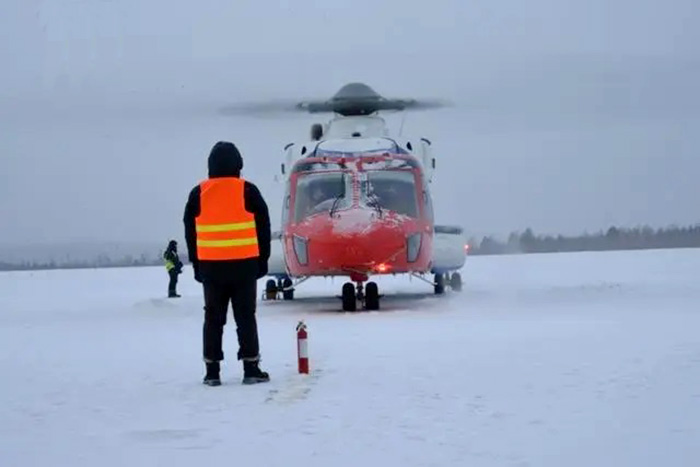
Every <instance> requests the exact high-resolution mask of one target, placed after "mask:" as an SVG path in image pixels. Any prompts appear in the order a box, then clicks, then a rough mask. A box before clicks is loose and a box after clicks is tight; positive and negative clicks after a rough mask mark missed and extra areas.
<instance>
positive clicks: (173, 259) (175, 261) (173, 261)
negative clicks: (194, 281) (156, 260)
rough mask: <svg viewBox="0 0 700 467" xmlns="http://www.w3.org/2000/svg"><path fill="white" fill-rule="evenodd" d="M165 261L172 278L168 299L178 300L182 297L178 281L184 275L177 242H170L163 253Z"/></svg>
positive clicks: (169, 284) (169, 283)
mask: <svg viewBox="0 0 700 467" xmlns="http://www.w3.org/2000/svg"><path fill="white" fill-rule="evenodd" d="M163 260H164V261H165V270H166V271H167V272H168V276H170V281H169V282H168V297H169V298H176V297H179V296H180V295H179V294H178V293H177V279H178V276H179V275H180V274H181V273H182V261H180V257H179V256H178V254H177V242H176V241H175V240H170V242H169V243H168V247H167V248H166V249H165V252H164V253H163Z"/></svg>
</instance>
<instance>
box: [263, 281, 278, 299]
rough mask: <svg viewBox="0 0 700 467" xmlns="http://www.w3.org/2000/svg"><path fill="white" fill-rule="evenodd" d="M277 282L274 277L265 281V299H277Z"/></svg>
mask: <svg viewBox="0 0 700 467" xmlns="http://www.w3.org/2000/svg"><path fill="white" fill-rule="evenodd" d="M277 290H278V289H277V283H276V282H275V280H274V279H269V280H268V281H267V282H266V283H265V299H266V300H277Z"/></svg>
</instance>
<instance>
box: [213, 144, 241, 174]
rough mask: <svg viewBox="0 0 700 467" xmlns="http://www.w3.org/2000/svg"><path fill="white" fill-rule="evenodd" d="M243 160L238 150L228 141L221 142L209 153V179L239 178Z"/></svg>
mask: <svg viewBox="0 0 700 467" xmlns="http://www.w3.org/2000/svg"><path fill="white" fill-rule="evenodd" d="M242 168H243V158H242V157H241V153H240V152H238V148H236V146H235V145H234V144H233V143H230V142H228V141H219V142H218V143H216V144H215V145H214V147H213V148H211V152H210V153H209V178H216V177H239V176H240V175H241V169H242Z"/></svg>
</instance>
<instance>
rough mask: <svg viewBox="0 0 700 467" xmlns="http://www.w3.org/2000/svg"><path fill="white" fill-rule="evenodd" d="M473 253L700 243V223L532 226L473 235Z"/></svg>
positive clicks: (471, 250) (533, 251) (628, 247)
mask: <svg viewBox="0 0 700 467" xmlns="http://www.w3.org/2000/svg"><path fill="white" fill-rule="evenodd" d="M469 246H470V250H469V251H470V254H473V255H496V254H518V253H557V252H573V251H610V250H644V249H657V248H698V247H700V224H698V225H695V226H687V227H677V226H671V227H667V228H660V229H653V228H651V227H649V226H644V227H635V228H618V227H610V228H609V229H608V230H607V231H600V232H597V233H594V234H588V233H586V234H582V235H576V236H569V237H567V236H563V235H557V236H553V235H536V234H535V233H534V232H533V231H532V229H529V228H528V229H526V230H525V231H524V232H513V233H511V234H510V236H509V237H508V239H507V240H505V241H501V240H498V239H496V238H493V237H491V236H485V237H483V238H482V239H481V241H478V240H477V239H475V238H472V239H470V241H469Z"/></svg>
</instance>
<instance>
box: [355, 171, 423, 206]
mask: <svg viewBox="0 0 700 467" xmlns="http://www.w3.org/2000/svg"><path fill="white" fill-rule="evenodd" d="M362 199H363V202H364V203H365V204H366V205H368V206H373V207H379V208H380V209H382V210H385V211H392V212H395V213H397V214H401V215H405V216H410V217H418V203H417V201H416V182H415V178H414V175H413V172H411V171H408V170H377V171H369V172H367V181H366V182H365V183H364V184H363V190H362Z"/></svg>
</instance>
